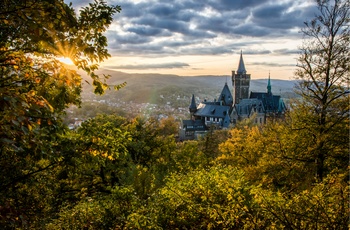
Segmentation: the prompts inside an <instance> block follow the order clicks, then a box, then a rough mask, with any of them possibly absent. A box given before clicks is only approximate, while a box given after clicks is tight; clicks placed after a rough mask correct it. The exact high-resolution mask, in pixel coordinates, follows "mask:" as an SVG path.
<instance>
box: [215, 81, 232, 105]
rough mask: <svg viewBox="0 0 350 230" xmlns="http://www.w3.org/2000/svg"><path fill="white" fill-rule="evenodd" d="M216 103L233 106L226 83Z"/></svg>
mask: <svg viewBox="0 0 350 230" xmlns="http://www.w3.org/2000/svg"><path fill="white" fill-rule="evenodd" d="M218 101H222V102H223V105H232V104H233V97H232V94H231V91H230V89H229V88H228V85H227V83H225V86H224V88H223V89H222V91H221V94H220V96H219V98H218Z"/></svg>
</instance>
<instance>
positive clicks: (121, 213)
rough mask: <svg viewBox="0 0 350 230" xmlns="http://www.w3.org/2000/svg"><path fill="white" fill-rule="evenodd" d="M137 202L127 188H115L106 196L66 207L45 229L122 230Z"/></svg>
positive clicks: (88, 198)
mask: <svg viewBox="0 0 350 230" xmlns="http://www.w3.org/2000/svg"><path fill="white" fill-rule="evenodd" d="M137 206H138V205H137V200H136V199H135V197H134V196H133V190H132V188H129V187H115V188H114V189H112V190H111V194H109V195H106V196H95V197H87V198H85V199H82V200H81V201H80V202H79V203H77V204H76V205H74V206H73V207H72V206H71V205H67V206H66V207H65V208H63V209H62V211H61V212H60V213H59V216H58V218H57V219H54V220H53V221H52V222H51V223H49V224H47V225H46V226H45V229H53V230H56V229H124V227H125V224H126V222H127V218H128V215H129V214H130V211H132V210H133V209H134V207H135V208H136V207H137Z"/></svg>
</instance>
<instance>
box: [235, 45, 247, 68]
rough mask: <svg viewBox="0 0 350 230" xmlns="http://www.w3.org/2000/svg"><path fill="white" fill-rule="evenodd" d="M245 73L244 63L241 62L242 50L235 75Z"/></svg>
mask: <svg viewBox="0 0 350 230" xmlns="http://www.w3.org/2000/svg"><path fill="white" fill-rule="evenodd" d="M246 73H247V71H246V70H245V66H244V61H243V54H242V50H241V57H240V59H239V65H238V69H237V74H246Z"/></svg>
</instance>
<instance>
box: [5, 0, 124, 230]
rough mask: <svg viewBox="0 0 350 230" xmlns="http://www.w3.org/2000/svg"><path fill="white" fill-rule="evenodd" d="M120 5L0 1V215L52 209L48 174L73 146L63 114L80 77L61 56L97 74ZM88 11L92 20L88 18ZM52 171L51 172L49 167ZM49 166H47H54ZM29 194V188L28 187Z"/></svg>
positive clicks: (29, 215) (30, 217) (18, 220)
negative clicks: (81, 6) (67, 142)
mask: <svg viewBox="0 0 350 230" xmlns="http://www.w3.org/2000/svg"><path fill="white" fill-rule="evenodd" d="M119 10H120V8H119V7H114V6H111V7H110V6H107V5H106V4H105V3H104V2H102V1H95V2H94V3H93V4H90V5H89V7H86V8H84V9H83V10H82V11H81V12H80V13H81V14H80V15H76V13H75V11H74V9H73V8H72V7H71V6H70V5H67V4H65V3H64V2H63V1H58V0H57V1H55V0H54V1H51V0H50V1H46V0H43V1H37V0H29V1H9V0H5V1H3V2H2V3H1V8H0V151H1V152H0V155H1V158H0V197H1V198H0V208H1V209H2V210H3V211H2V212H1V214H0V223H1V225H2V226H3V227H4V228H7V227H29V226H31V225H32V224H35V223H36V222H37V221H39V220H40V218H41V217H43V216H45V212H47V213H49V212H50V209H51V208H52V207H50V204H51V203H52V202H54V199H55V197H54V195H53V194H54V193H53V192H52V190H51V189H50V187H52V188H53V189H55V188H56V187H57V186H59V185H57V184H54V182H53V179H52V177H53V176H54V174H55V170H56V169H57V168H58V167H60V166H61V164H63V161H64V159H65V157H66V156H65V154H67V152H70V151H72V149H74V148H72V146H71V145H68V147H71V149H70V150H68V149H67V146H62V145H61V144H62V143H63V142H64V141H65V138H62V137H63V136H64V135H65V133H66V132H67V130H66V128H65V126H64V125H62V121H61V118H60V116H61V115H62V114H63V113H64V109H66V108H67V107H68V105H70V104H76V105H78V104H79V103H80V93H81V77H80V75H79V74H78V73H77V70H76V69H73V67H70V66H67V65H65V64H64V63H62V62H61V61H60V60H59V58H60V57H67V58H70V59H71V60H72V61H73V63H74V65H75V67H77V68H78V69H82V70H84V71H85V72H87V73H88V74H89V76H90V77H92V78H93V79H94V81H95V85H96V88H95V91H96V92H98V93H102V90H101V88H103V87H104V84H103V82H102V80H101V79H100V78H99V77H98V76H97V75H96V74H94V71H95V70H96V69H97V67H98V65H97V62H100V61H102V60H105V59H106V58H107V57H108V56H109V54H108V52H107V49H106V47H107V43H106V38H105V36H104V35H103V34H102V32H104V31H105V30H106V28H107V27H108V26H109V25H110V24H111V22H112V15H113V14H114V13H117V12H119ZM86 19H89V20H93V21H96V20H98V22H96V23H92V24H86ZM48 172H50V173H48ZM51 173H52V174H51ZM28 194H29V195H28Z"/></svg>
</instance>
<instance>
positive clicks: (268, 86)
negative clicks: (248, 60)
mask: <svg viewBox="0 0 350 230" xmlns="http://www.w3.org/2000/svg"><path fill="white" fill-rule="evenodd" d="M267 94H268V95H271V94H272V92H271V79H270V71H269V80H268V81H267Z"/></svg>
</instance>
